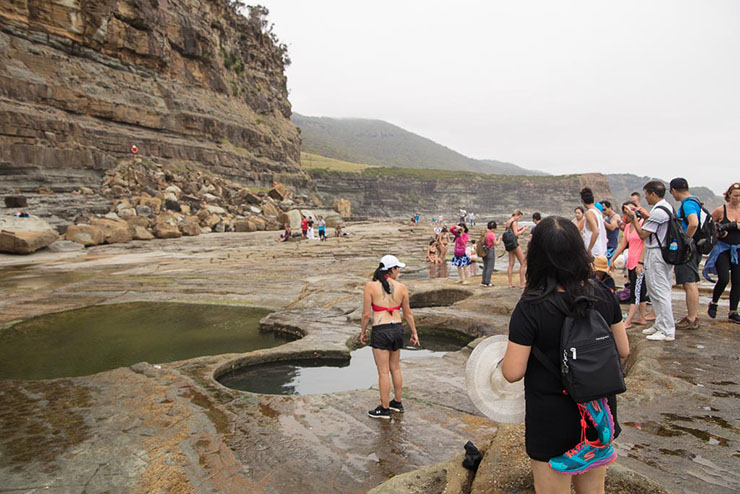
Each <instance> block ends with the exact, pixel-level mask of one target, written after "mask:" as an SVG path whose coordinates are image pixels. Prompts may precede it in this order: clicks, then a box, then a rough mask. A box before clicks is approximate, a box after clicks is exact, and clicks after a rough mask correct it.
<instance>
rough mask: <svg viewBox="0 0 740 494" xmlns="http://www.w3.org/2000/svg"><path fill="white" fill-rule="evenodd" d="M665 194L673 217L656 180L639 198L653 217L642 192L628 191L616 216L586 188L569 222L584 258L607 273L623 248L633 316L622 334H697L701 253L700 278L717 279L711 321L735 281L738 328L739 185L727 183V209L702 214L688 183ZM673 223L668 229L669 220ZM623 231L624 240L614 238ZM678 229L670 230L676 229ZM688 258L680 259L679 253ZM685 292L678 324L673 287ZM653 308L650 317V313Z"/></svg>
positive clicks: (675, 184) (678, 181)
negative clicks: (639, 330)
mask: <svg viewBox="0 0 740 494" xmlns="http://www.w3.org/2000/svg"><path fill="white" fill-rule="evenodd" d="M668 192H669V193H670V194H671V196H672V197H673V199H674V200H675V201H676V202H677V203H678V209H677V211H674V209H673V207H672V206H671V205H670V203H669V202H668V201H667V200H666V187H665V185H664V184H663V183H662V182H660V181H657V180H654V181H650V182H648V183H647V184H645V186H644V188H643V193H644V195H645V200H646V201H647V203H648V205H649V206H652V209H651V211H649V212H648V211H647V210H646V209H645V208H644V207H643V206H642V204H641V196H640V193H639V192H633V193H632V194H631V195H630V198H629V200H628V201H626V202H624V203H623V204H622V209H621V213H622V215H621V216H620V215H618V214H616V212H615V211H614V210H613V208H612V205H611V203H610V202H609V201H601V202H600V203H594V196H593V192H592V191H591V189H589V188H584V189H583V190H582V191H581V203H582V205H583V206H582V207H578V208H576V209H575V217H574V219H573V224H575V225H576V227H577V228H578V230H579V231H580V232H581V235H582V238H583V242H584V245H585V247H586V249H587V252H588V253H589V254H591V255H592V257H594V258H596V259H597V260H598V259H600V258H601V257H603V258H604V259H605V260H606V261H607V262H608V263H609V269H608V272H609V273H612V272H613V271H614V269H615V265H614V263H613V262H612V260H615V259H617V258H618V257H619V255H620V254H622V253H623V252H624V251H625V250H627V252H628V254H627V259H626V262H625V267H626V269H627V273H628V280H629V302H630V310H629V314H628V316H627V318H626V320H625V324H626V327H627V328H630V327H632V326H633V325H634V324H638V325H647V324H649V323H650V321H654V322H653V324H652V326H651V327H649V328H646V329H644V330H643V333H644V334H645V335H646V336H647V338H648V339H649V340H653V341H673V340H674V339H675V336H676V330H677V329H678V330H696V329H699V319H698V312H699V281H700V274H699V266H700V262H701V259H702V255H703V254H707V255H708V258H707V261H706V263H705V267H704V270H703V271H704V273H705V277H706V278H707V279H708V280H710V281H714V280H712V278H710V276H711V275H712V274H716V276H717V280H716V283H715V286H714V290H713V293H712V301H711V302H710V303H709V304H708V307H707V313H708V315H709V316H710V317H711V318H713V319H714V318H715V317H716V315H717V302H718V301H719V298H720V296H721V295H722V293H723V292H724V290H725V288H726V287H727V285H728V283H730V281H731V280H732V288H731V292H730V310H729V313H728V320H729V321H732V322H735V323H740V316H738V312H737V307H738V299H740V265H738V255H737V252H738V245H740V231H738V230H737V219H738V218H740V209H739V208H740V184H738V183H734V184H732V185H731V186H730V187H729V188H728V189H727V191H726V192H725V194H724V199H725V204H724V205H723V206H721V207H718V208H716V209H715V210H714V211H713V212H711V213H710V212H709V211H707V210H706V209H705V208H704V206H703V204H702V202H701V200H700V199H699V198H698V197H696V196H695V195H693V194H692V193H691V191H690V190H689V184H688V182H687V180H686V179H684V178H681V177H677V178H674V179H673V180H671V182H670V184H669V187H668ZM674 219H675V221H676V224H677V225H678V226H677V227H676V228H673V229H672V228H671V227H672V225H673V221H674ZM620 230H621V231H623V235H622V237H621V239H620V238H619V232H620ZM674 230H675V231H674ZM682 249H683V250H684V251H685V252H686V254H685V255H683V256H681V255H680V251H681V250H682ZM674 276H675V284H676V285H679V286H681V287H682V289H683V291H684V294H685V300H686V309H687V314H686V316H684V317H683V318H682V319H680V320H679V321H678V322H675V319H674V317H673V307H672V293H671V292H672V287H673V281H674ZM648 302H651V303H652V306H653V311H654V314H653V315H650V314H648V311H647V303H648Z"/></svg>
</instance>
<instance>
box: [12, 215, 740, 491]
mask: <svg viewBox="0 0 740 494" xmlns="http://www.w3.org/2000/svg"><path fill="white" fill-rule="evenodd" d="M345 231H347V232H348V233H349V234H350V236H349V237H347V238H338V239H336V238H330V239H329V240H328V241H327V242H318V241H303V242H295V243H293V242H289V243H276V242H274V238H275V236H276V233H274V232H260V231H257V232H254V233H224V234H218V233H217V234H211V235H201V236H197V237H182V238H177V239H166V240H153V241H149V242H143V241H132V242H129V243H127V244H110V245H99V246H93V247H88V248H87V249H86V250H84V251H79V250H77V251H65V252H48V251H47V252H37V253H35V254H31V255H30V256H24V257H14V256H9V255H8V256H5V255H0V280H1V281H2V284H0V308H1V309H0V328H3V327H5V326H7V325H9V324H11V323H12V322H13V321H17V320H21V319H26V318H28V317H32V316H34V315H40V314H45V313H49V312H53V311H58V310H63V309H69V308H74V307H82V306H87V305H91V304H98V303H114V302H115V303H120V302H129V301H137V300H149V301H176V302H193V303H195V302H197V303H211V304H238V305H246V306H258V307H264V308H269V309H272V310H275V311H276V312H274V313H273V314H271V315H270V316H268V317H267V318H266V319H265V320H264V321H263V328H264V329H265V330H268V331H283V332H289V333H291V334H294V335H299V336H301V337H302V338H301V339H299V340H296V341H293V342H290V343H287V344H285V345H282V346H279V347H274V348H271V349H265V350H258V351H255V352H250V353H248V354H240V353H233V354H227V355H216V356H207V357H200V358H196V359H191V360H187V361H181V362H174V363H170V364H162V365H160V366H158V367H157V366H155V365H154V364H155V363H153V362H152V363H140V364H136V365H133V366H131V367H128V368H121V369H116V370H112V371H108V372H102V373H100V374H95V375H92V376H87V377H80V378H72V379H57V380H48V381H17V380H16V381H11V380H2V381H0V452H1V453H2V454H0V479H2V486H3V488H4V489H12V490H19V491H24V490H32V489H34V488H44V487H45V488H48V490H49V491H50V492H68V491H73V492H78V491H79V492H81V491H83V490H86V491H87V492H104V491H131V490H134V491H143V492H164V491H194V492H213V491H218V492H246V491H249V492H270V493H272V492H275V493H278V492H367V491H368V490H370V489H373V488H376V491H375V492H401V493H402V492H476V493H483V492H486V493H487V492H533V491H532V489H531V475H530V474H529V470H528V468H527V467H528V460H527V458H526V456H525V454H524V449H523V444H522V442H523V436H522V430H521V426H520V427H518V428H517V427H512V426H499V425H498V424H495V423H493V422H491V421H489V420H488V419H486V418H484V417H482V416H481V415H480V414H479V413H478V412H477V410H475V409H474V407H473V405H472V403H471V402H470V400H469V398H468V397H467V392H466V390H465V386H464V368H465V362H466V360H467V356H468V355H469V352H470V348H471V347H472V345H474V344H475V343H472V344H471V346H469V347H467V348H464V349H463V350H461V351H458V352H451V353H448V354H447V355H445V356H444V357H442V358H439V357H434V358H419V359H408V360H405V361H402V368H403V372H404V404H405V407H406V410H407V411H406V413H405V414H403V415H396V416H394V419H393V420H392V421H390V422H386V421H374V420H372V419H370V418H368V417H367V416H366V411H367V410H368V409H370V408H373V407H374V406H375V405H376V404H377V401H378V398H377V389H376V387H373V388H372V389H359V390H356V391H346V392H341V393H333V394H323V395H308V396H284V395H283V396H280V395H260V394H254V393H249V392H243V391H236V390H232V389H229V388H226V387H224V386H222V385H220V384H219V383H218V382H217V381H216V379H215V377H216V376H218V375H219V373H222V372H226V371H228V370H230V369H233V368H236V367H239V366H245V365H251V364H255V363H263V362H269V361H276V360H287V359H295V358H301V357H303V358H313V357H317V356H318V357H321V356H333V357H337V356H338V357H342V356H344V357H345V358H348V356H349V352H350V349H351V348H353V347H354V345H356V344H357V338H358V336H359V317H360V303H361V294H362V287H363V284H364V283H365V282H366V281H367V280H368V279H369V277H370V275H371V273H372V271H373V269H374V268H375V266H377V259H378V258H379V257H381V256H382V255H383V254H386V253H392V254H394V255H397V256H399V257H400V258H401V259H402V260H403V261H404V262H407V263H408V264H409V271H410V272H413V271H414V270H421V269H426V268H425V267H424V265H423V262H422V259H423V255H424V244H425V239H426V235H427V234H428V233H429V232H426V231H425V230H423V229H422V228H415V229H409V228H404V227H399V225H396V224H392V223H374V224H370V223H358V224H353V225H351V226H349V227H348V228H346V229H345ZM402 281H403V280H402ZM493 281H494V283H495V284H496V285H497V286H496V287H494V288H480V287H479V285H477V283H478V281H477V280H476V279H473V281H472V283H471V284H470V285H462V286H461V285H459V284H456V283H454V282H452V281H449V280H424V279H414V280H408V285H409V288H410V290H411V292H412V293H415V294H419V295H418V296H419V297H421V298H423V297H427V299H433V300H434V302H435V304H434V306H426V307H420V308H417V309H414V312H415V315H416V318H417V321H418V324H419V326H420V327H421V328H422V329H421V330H420V334H421V337H422V338H423V334H424V333H423V331H424V328H429V329H445V328H446V329H448V330H450V329H452V330H455V331H461V332H464V333H466V334H468V335H471V336H474V337H479V336H486V335H491V334H505V333H506V332H507V330H508V314H509V312H510V311H511V309H512V308H513V307H514V305H515V304H516V301H517V299H518V297H519V295H520V291H519V290H518V289H515V290H509V289H507V288H504V287H505V285H506V283H505V273H498V272H497V273H495V274H494V280H493ZM440 294H443V295H440ZM463 295H464V296H463ZM682 307H683V304H682V303H680V304H677V309H676V312H677V314H678V315H679V317H680V316H682V315H683V314H682V313H681V311H682V310H683V309H682ZM736 328H737V326H735V325H730V323H727V322H725V320H721V319H717V320H715V321H710V320H708V319H707V318H706V317H705V316H703V317H702V329H701V330H700V331H696V332H691V333H679V334H678V338H677V339H676V341H675V342H673V343H670V344H665V343H662V344H661V343H654V342H648V341H646V340H644V339H643V337H642V335H641V333H640V329H639V328H637V329H631V330H629V334H630V339H631V346H632V356H631V357H630V361H629V363H628V365H627V368H628V370H629V376H628V378H627V384H628V388H629V391H628V392H627V393H625V394H623V395H620V397H619V400H620V422H621V423H622V424H623V432H622V435H621V436H620V438H619V439H618V440H617V441H616V444H617V448H618V450H619V453H620V459H619V460H618V462H617V466H616V467H611V468H610V470H609V471H610V473H609V480H608V482H609V483H608V485H609V486H610V487H608V491H609V492H660V490H659V489H664V490H665V491H666V492H735V491H737V489H738V488H739V487H738V486H740V483H739V482H740V480H739V479H738V474H737V472H738V471H740V468H739V466H740V465H739V464H740V458H739V456H740V453H738V451H739V450H740V435H739V434H738V414H737V409H738V407H737V405H738V399H739V398H740V385H738V381H737V378H736V376H737V371H736V369H737V360H738V357H737V353H738V352H737V350H738V339H737V329H736ZM0 338H2V329H0ZM234 351H235V352H238V349H234ZM368 372H370V373H374V372H375V369H374V368H372V367H371V368H369V369H368ZM468 440H472V441H473V442H475V443H476V444H477V445H478V446H479V447H480V448H481V451H485V454H484V458H483V462H482V463H481V467H480V468H479V470H478V473H477V474H476V475H475V476H472V475H470V474H468V473H466V472H467V471H464V470H463V469H462V468H461V466H460V462H461V461H462V456H461V454H462V452H463V449H462V448H463V445H464V444H465V442H467V441H468ZM385 482H388V483H385ZM658 486H659V487H658Z"/></svg>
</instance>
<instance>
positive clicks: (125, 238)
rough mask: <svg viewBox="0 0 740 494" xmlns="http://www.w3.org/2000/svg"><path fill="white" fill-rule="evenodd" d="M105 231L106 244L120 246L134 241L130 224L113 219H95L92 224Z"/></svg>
mask: <svg viewBox="0 0 740 494" xmlns="http://www.w3.org/2000/svg"><path fill="white" fill-rule="evenodd" d="M90 224H92V225H93V226H97V227H98V228H100V229H101V230H103V236H104V238H105V243H106V244H120V243H125V242H130V241H131V240H133V238H134V237H133V236H132V235H131V231H130V230H129V227H128V223H127V222H125V221H124V220H121V219H117V220H115V219H111V218H93V220H92V221H91V222H90Z"/></svg>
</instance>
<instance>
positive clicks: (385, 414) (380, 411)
mask: <svg viewBox="0 0 740 494" xmlns="http://www.w3.org/2000/svg"><path fill="white" fill-rule="evenodd" d="M367 414H368V415H369V416H370V417H372V418H374V419H386V420H390V418H391V409H390V408H383V407H382V406H381V405H378V406H377V407H376V408H375V410H370V411H368V412H367Z"/></svg>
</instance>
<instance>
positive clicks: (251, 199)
mask: <svg viewBox="0 0 740 494" xmlns="http://www.w3.org/2000/svg"><path fill="white" fill-rule="evenodd" d="M241 200H242V201H243V202H246V203H247V204H254V205H259V204H260V203H261V202H262V199H261V198H260V196H258V195H257V194H255V193H253V192H250V191H248V190H245V191H243V192H242V193H241Z"/></svg>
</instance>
